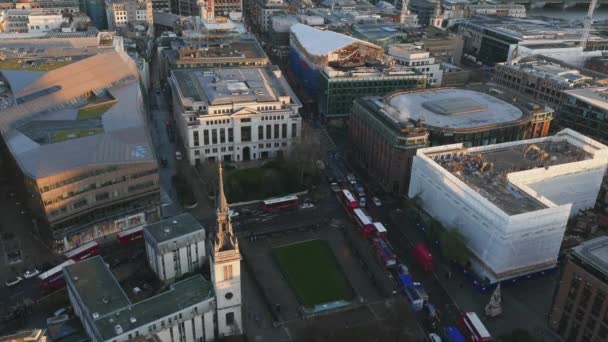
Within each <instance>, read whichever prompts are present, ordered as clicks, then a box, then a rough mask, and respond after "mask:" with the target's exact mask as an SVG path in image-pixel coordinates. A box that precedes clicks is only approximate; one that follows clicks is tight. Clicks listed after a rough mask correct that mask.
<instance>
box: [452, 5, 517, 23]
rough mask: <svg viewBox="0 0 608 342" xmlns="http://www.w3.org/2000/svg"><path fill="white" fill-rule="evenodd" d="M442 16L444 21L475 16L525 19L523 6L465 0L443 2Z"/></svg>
mask: <svg viewBox="0 0 608 342" xmlns="http://www.w3.org/2000/svg"><path fill="white" fill-rule="evenodd" d="M441 5H442V7H443V15H444V19H445V20H446V21H449V22H451V21H454V20H457V19H466V18H470V17H471V16H474V15H476V14H481V15H493V16H501V17H515V18H525V17H526V7H525V6H524V5H523V4H493V3H472V2H469V1H467V0H464V1H463V0H443V1H442V2H441Z"/></svg>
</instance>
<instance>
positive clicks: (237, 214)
mask: <svg viewBox="0 0 608 342" xmlns="http://www.w3.org/2000/svg"><path fill="white" fill-rule="evenodd" d="M228 215H230V218H233V217H237V216H239V215H240V214H239V212H238V211H236V210H234V209H228Z"/></svg>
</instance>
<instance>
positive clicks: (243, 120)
mask: <svg viewBox="0 0 608 342" xmlns="http://www.w3.org/2000/svg"><path fill="white" fill-rule="evenodd" d="M241 122H251V118H244V119H241Z"/></svg>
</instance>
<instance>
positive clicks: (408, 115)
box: [384, 89, 524, 129]
mask: <svg viewBox="0 0 608 342" xmlns="http://www.w3.org/2000/svg"><path fill="white" fill-rule="evenodd" d="M388 104H389V106H384V110H385V111H386V112H387V113H388V114H389V115H391V116H393V117H394V118H395V119H396V120H398V121H399V122H401V123H406V122H410V121H418V120H419V119H421V118H422V119H423V120H424V123H425V125H426V126H429V127H437V128H443V129H466V128H475V127H481V126H486V125H497V124H505V123H509V122H513V121H516V120H519V119H520V118H522V117H523V116H524V113H523V112H522V111H521V110H520V109H519V108H517V107H515V106H513V105H511V104H509V103H507V102H504V101H502V100H500V99H498V98H496V97H493V96H491V95H488V94H484V93H479V92H476V91H472V90H464V89H437V90H426V91H416V92H404V93H401V94H396V95H394V96H392V97H390V98H389V99H388Z"/></svg>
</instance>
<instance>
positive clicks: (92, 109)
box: [78, 103, 114, 120]
mask: <svg viewBox="0 0 608 342" xmlns="http://www.w3.org/2000/svg"><path fill="white" fill-rule="evenodd" d="M113 105H114V103H106V104H102V105H98V106H89V107H86V108H82V109H80V110H79V111H78V120H84V119H95V118H99V117H101V116H102V115H103V113H105V112H106V111H107V110H108V109H110V107H112V106H113Z"/></svg>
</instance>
